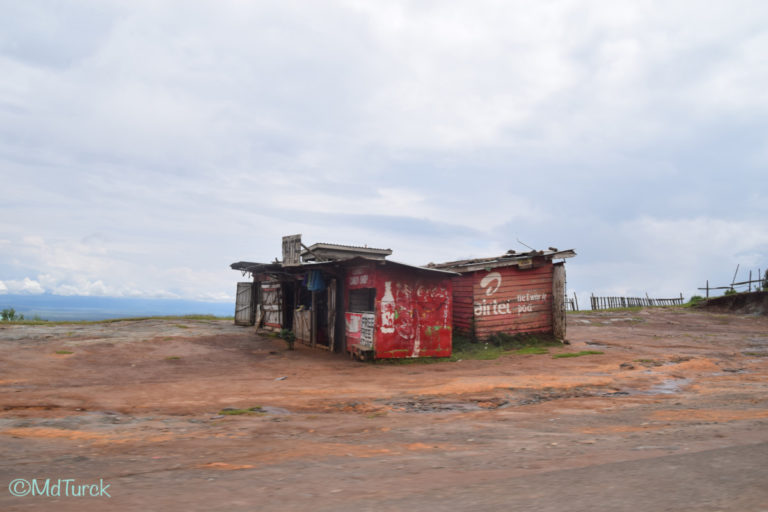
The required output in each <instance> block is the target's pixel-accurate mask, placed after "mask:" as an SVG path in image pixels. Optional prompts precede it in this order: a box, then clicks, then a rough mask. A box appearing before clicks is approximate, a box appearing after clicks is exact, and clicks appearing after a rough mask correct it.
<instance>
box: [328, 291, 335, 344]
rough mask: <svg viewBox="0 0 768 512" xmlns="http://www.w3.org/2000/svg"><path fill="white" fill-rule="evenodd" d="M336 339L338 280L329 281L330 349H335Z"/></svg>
mask: <svg viewBox="0 0 768 512" xmlns="http://www.w3.org/2000/svg"><path fill="white" fill-rule="evenodd" d="M335 341H336V280H335V279H331V282H330V283H328V350H330V351H331V352H333V351H334V349H335V347H334V343H335Z"/></svg>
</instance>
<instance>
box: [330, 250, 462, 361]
mask: <svg viewBox="0 0 768 512" xmlns="http://www.w3.org/2000/svg"><path fill="white" fill-rule="evenodd" d="M345 285H346V286H345V297H344V304H345V310H346V308H347V307H348V305H349V296H348V291H349V290H352V289H358V288H374V287H375V288H376V300H375V303H376V304H375V309H376V311H375V314H376V321H375V330H374V342H373V346H374V351H375V357H376V358H379V359H381V358H397V357H448V356H450V355H451V341H452V331H453V329H452V302H453V299H452V286H451V280H450V278H448V277H442V276H439V275H435V276H431V275H428V274H425V273H422V272H417V271H411V270H408V269H407V268H402V267H395V266H394V265H393V266H386V265H384V266H378V265H376V264H373V263H371V264H364V265H359V266H355V267H352V268H349V269H347V275H346V283H345ZM355 342H356V341H355V339H354V338H353V337H350V336H348V337H347V344H348V346H349V345H351V344H353V343H355Z"/></svg>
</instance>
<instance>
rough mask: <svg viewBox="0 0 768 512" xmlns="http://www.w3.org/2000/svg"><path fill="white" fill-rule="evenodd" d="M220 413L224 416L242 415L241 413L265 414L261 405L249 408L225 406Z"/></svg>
mask: <svg viewBox="0 0 768 512" xmlns="http://www.w3.org/2000/svg"><path fill="white" fill-rule="evenodd" d="M219 414H221V415H224V416H240V415H241V414H263V413H262V412H261V406H260V405H257V406H255V407H249V408H248V409H234V408H232V407H225V408H224V409H222V410H220V411H219Z"/></svg>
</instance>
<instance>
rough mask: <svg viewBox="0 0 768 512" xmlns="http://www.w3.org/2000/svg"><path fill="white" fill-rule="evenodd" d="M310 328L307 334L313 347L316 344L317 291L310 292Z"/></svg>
mask: <svg viewBox="0 0 768 512" xmlns="http://www.w3.org/2000/svg"><path fill="white" fill-rule="evenodd" d="M309 318H310V320H309V321H310V324H309V325H310V326H311V327H310V329H312V332H311V333H310V335H309V339H310V342H309V343H310V346H312V347H314V346H315V345H316V344H317V292H312V313H310V317H309Z"/></svg>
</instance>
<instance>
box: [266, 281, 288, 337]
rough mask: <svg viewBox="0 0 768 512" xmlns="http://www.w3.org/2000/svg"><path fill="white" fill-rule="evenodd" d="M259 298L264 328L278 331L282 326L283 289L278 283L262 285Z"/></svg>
mask: <svg viewBox="0 0 768 512" xmlns="http://www.w3.org/2000/svg"><path fill="white" fill-rule="evenodd" d="M261 297H262V303H263V308H264V326H265V327H272V328H273V329H280V328H281V327H282V326H283V289H282V287H281V286H280V283H262V285H261Z"/></svg>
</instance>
